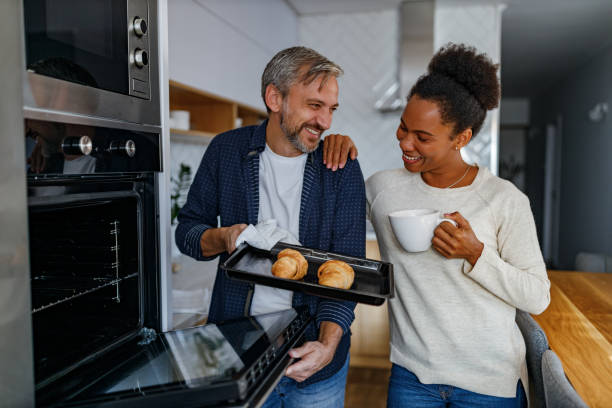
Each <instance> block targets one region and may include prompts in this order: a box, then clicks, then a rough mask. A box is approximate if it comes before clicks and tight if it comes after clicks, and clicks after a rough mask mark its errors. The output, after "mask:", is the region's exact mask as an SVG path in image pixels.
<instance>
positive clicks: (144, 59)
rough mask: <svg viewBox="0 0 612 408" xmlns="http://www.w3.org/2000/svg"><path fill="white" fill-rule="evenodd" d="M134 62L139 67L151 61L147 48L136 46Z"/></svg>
mask: <svg viewBox="0 0 612 408" xmlns="http://www.w3.org/2000/svg"><path fill="white" fill-rule="evenodd" d="M134 63H135V64H136V66H137V67H138V68H142V67H144V66H145V65H147V64H148V63H149V54H147V52H146V51H145V50H141V49H140V48H136V49H135V50H134Z"/></svg>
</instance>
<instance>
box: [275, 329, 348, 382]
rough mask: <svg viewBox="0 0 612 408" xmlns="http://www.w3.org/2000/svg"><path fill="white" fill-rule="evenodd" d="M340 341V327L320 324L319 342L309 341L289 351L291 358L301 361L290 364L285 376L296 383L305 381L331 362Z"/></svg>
mask: <svg viewBox="0 0 612 408" xmlns="http://www.w3.org/2000/svg"><path fill="white" fill-rule="evenodd" d="M340 339H342V327H340V326H338V325H337V324H336V323H334V322H322V323H321V327H319V341H309V342H306V343H304V345H302V347H298V348H294V349H291V350H289V355H290V356H291V357H293V358H301V360H300V361H298V362H296V363H293V364H291V365H290V366H289V367H288V368H287V371H286V372H285V375H286V376H287V377H289V378H293V379H294V380H295V381H297V382H302V381H304V380H306V379H307V378H308V377H310V376H311V375H313V374H314V373H316V372H317V371H319V370H320V369H322V368H323V367H325V366H326V365H328V364H329V363H330V361H332V359H333V358H334V354H336V348H337V347H338V343H340Z"/></svg>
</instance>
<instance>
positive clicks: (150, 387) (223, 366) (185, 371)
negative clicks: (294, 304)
mask: <svg viewBox="0 0 612 408" xmlns="http://www.w3.org/2000/svg"><path fill="white" fill-rule="evenodd" d="M296 319H298V313H297V312H296V310H294V309H289V310H285V311H282V312H277V313H270V314H268V315H261V316H255V317H245V318H239V319H235V320H231V321H227V322H223V323H219V324H208V325H205V326H200V327H194V328H190V329H184V330H178V331H172V332H166V333H161V334H160V335H158V336H157V337H156V338H155V340H153V341H152V342H151V343H149V344H147V345H139V346H134V347H130V348H129V350H122V351H117V353H116V355H115V356H114V357H113V356H110V357H109V358H108V359H107V360H108V364H109V365H110V366H112V367H113V368H112V370H111V371H110V372H108V373H106V374H103V373H102V372H100V370H98V371H97V372H96V381H95V382H94V383H93V385H92V386H91V387H89V388H87V389H86V390H84V392H82V393H80V394H79V395H77V396H76V397H75V399H74V400H75V401H91V400H98V401H102V400H111V399H119V398H122V397H125V398H133V397H140V396H148V395H155V394H157V393H160V392H163V391H170V390H180V389H184V390H192V391H194V392H197V391H198V390H209V391H208V392H205V393H200V394H198V402H199V403H200V404H201V405H202V406H204V405H206V404H207V403H211V402H214V401H217V402H218V401H219V399H225V400H239V399H240V398H243V397H244V395H245V393H246V391H247V389H251V388H252V387H253V386H255V385H256V384H258V383H259V382H260V381H261V377H255V378H252V377H251V376H252V375H253V372H254V370H255V372H257V374H256V375H261V376H263V375H265V374H266V370H267V367H268V366H266V365H265V364H261V362H262V358H266V357H267V359H266V360H265V361H264V362H265V363H269V364H270V369H271V367H273V366H274V363H273V362H274V361H275V358H280V357H281V356H284V355H285V354H286V353H287V351H288V349H287V347H289V346H288V344H290V339H289V338H286V337H285V330H286V329H287V328H288V327H290V325H291V324H292V323H295V322H296ZM304 322H305V321H304ZM301 324H302V325H303V324H305V323H301ZM272 349H274V350H275V356H276V357H273V356H272V355H271V354H270V353H271V350H272ZM123 356H129V357H128V358H123ZM115 359H116V360H117V361H114V360H115ZM251 380H252V381H251ZM213 389H214V390H213Z"/></svg>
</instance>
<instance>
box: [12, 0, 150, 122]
mask: <svg viewBox="0 0 612 408" xmlns="http://www.w3.org/2000/svg"><path fill="white" fill-rule="evenodd" d="M23 11H24V27H25V33H24V34H25V35H24V39H25V59H26V70H27V75H26V77H25V79H24V80H25V81H26V83H25V84H24V89H25V90H26V92H25V95H24V97H25V101H24V102H25V108H26V110H27V109H32V110H38V109H40V110H49V109H50V110H57V111H61V112H73V113H78V114H85V115H91V116H97V117H105V118H114V119H116V120H121V121H128V122H134V123H142V124H149V125H160V115H159V72H158V66H159V64H158V47H157V42H158V38H157V34H156V33H157V29H156V25H157V2H156V1H155V0H94V1H82V0H25V1H24V3H23Z"/></svg>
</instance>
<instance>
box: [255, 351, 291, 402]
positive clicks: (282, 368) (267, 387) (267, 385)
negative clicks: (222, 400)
mask: <svg viewBox="0 0 612 408" xmlns="http://www.w3.org/2000/svg"><path fill="white" fill-rule="evenodd" d="M294 361H295V358H293V357H290V356H289V354H286V355H285V357H284V358H283V361H282V362H281V363H279V364H278V366H277V367H276V368H275V369H274V372H273V373H272V374H270V376H269V377H268V378H270V377H271V379H269V380H268V381H265V382H264V383H263V384H262V385H261V386H260V389H259V390H258V391H257V392H256V393H255V395H254V396H253V398H252V400H251V401H250V403H248V404H247V405H246V406H247V407H252V408H260V407H261V406H262V405H263V404H264V402H266V400H267V399H268V397H269V396H270V394H271V393H272V391H273V390H274V388H275V387H276V385H277V384H278V383H279V382H280V380H281V378H283V376H284V375H285V372H286V371H287V367H289V366H290V365H291V364H293V362H294Z"/></svg>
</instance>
